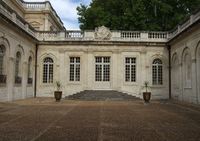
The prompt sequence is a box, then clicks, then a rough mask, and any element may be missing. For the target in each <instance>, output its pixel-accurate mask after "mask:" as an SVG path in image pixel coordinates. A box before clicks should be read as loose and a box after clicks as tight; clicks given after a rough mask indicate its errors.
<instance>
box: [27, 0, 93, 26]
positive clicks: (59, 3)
mask: <svg viewBox="0 0 200 141" xmlns="http://www.w3.org/2000/svg"><path fill="white" fill-rule="evenodd" d="M25 1H32V2H33V1H45V0H25ZM49 1H50V2H51V4H52V6H53V7H54V9H55V10H56V12H57V13H58V15H59V16H60V18H61V19H62V21H63V23H64V25H65V27H66V29H79V24H78V15H77V11H76V7H77V6H79V5H80V4H85V5H89V4H90V2H91V0H49Z"/></svg>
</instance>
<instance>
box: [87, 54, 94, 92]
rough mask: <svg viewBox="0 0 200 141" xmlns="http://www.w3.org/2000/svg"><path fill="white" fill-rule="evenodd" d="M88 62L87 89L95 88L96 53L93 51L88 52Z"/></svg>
mask: <svg viewBox="0 0 200 141" xmlns="http://www.w3.org/2000/svg"><path fill="white" fill-rule="evenodd" d="M87 59H88V62H87V70H88V71H87V76H88V77H87V79H88V80H87V89H90V90H91V89H93V87H94V84H93V83H94V82H95V80H94V79H95V73H94V72H95V64H94V55H93V53H92V51H89V52H88V57H87Z"/></svg>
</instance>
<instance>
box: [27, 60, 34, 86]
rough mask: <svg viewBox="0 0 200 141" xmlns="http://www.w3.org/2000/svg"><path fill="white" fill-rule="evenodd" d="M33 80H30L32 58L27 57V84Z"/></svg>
mask: <svg viewBox="0 0 200 141" xmlns="http://www.w3.org/2000/svg"><path fill="white" fill-rule="evenodd" d="M32 82H33V78H32V57H29V59H28V84H32Z"/></svg>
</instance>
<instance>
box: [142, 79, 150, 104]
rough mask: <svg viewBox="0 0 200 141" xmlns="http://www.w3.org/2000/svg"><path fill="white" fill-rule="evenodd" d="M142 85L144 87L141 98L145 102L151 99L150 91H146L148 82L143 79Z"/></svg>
mask: <svg viewBox="0 0 200 141" xmlns="http://www.w3.org/2000/svg"><path fill="white" fill-rule="evenodd" d="M144 87H145V90H146V91H145V92H143V99H144V102H145V103H149V101H150V99H151V92H148V88H149V82H148V81H145V82H144Z"/></svg>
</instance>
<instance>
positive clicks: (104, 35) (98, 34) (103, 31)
mask: <svg viewBox="0 0 200 141" xmlns="http://www.w3.org/2000/svg"><path fill="white" fill-rule="evenodd" d="M94 34H95V39H97V40H110V39H111V36H112V34H111V31H110V29H108V28H107V27H105V26H101V27H97V28H96V29H95V33H94Z"/></svg>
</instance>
